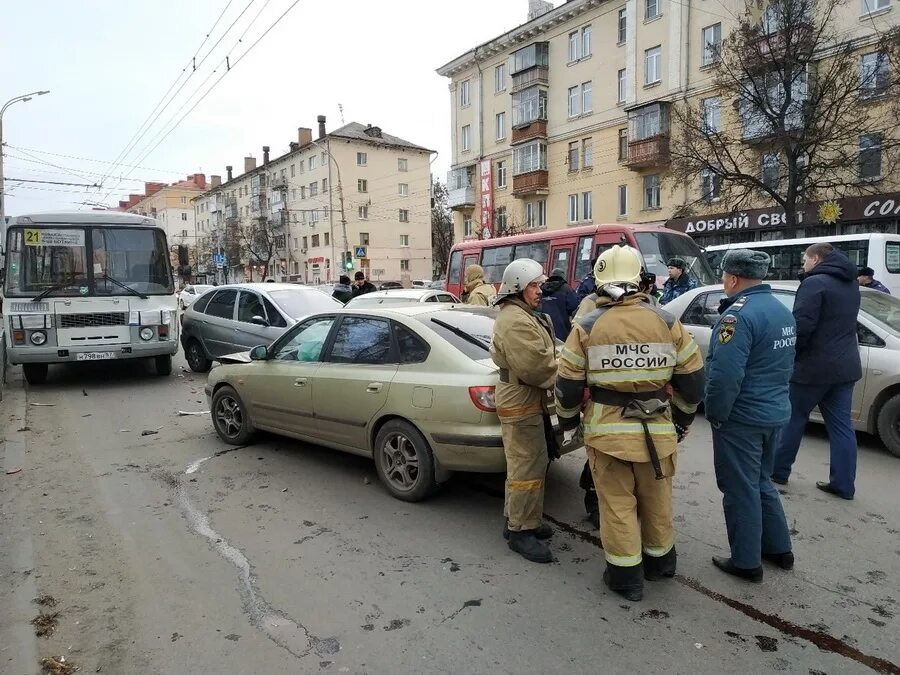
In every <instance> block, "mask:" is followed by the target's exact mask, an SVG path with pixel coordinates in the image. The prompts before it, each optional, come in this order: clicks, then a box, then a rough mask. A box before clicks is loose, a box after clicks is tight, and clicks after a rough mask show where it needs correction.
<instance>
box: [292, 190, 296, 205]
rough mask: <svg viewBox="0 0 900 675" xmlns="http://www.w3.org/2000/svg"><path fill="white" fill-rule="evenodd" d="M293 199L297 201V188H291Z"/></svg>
mask: <svg viewBox="0 0 900 675" xmlns="http://www.w3.org/2000/svg"><path fill="white" fill-rule="evenodd" d="M291 201H292V202H295V201H297V188H291Z"/></svg>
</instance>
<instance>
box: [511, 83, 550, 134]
mask: <svg viewBox="0 0 900 675" xmlns="http://www.w3.org/2000/svg"><path fill="white" fill-rule="evenodd" d="M512 113H513V126H514V127H517V126H520V125H524V124H530V123H531V122H534V121H536V120H545V119H547V90H546V89H544V88H543V87H537V86H534V87H528V89H523V90H522V91H517V92H514V93H513V95H512Z"/></svg>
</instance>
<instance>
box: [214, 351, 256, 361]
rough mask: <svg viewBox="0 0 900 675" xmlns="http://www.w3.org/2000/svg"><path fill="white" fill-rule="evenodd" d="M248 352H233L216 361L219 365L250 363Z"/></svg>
mask: <svg viewBox="0 0 900 675" xmlns="http://www.w3.org/2000/svg"><path fill="white" fill-rule="evenodd" d="M251 360H252V359H251V358H250V352H249V351H247V352H235V353H234V354H226V355H225V356H220V357H219V358H217V359H216V361H219V362H220V363H250V361H251Z"/></svg>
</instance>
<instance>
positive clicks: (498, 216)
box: [494, 206, 508, 234]
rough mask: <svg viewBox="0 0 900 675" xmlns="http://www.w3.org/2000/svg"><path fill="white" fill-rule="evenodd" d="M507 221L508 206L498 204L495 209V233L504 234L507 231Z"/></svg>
mask: <svg viewBox="0 0 900 675" xmlns="http://www.w3.org/2000/svg"><path fill="white" fill-rule="evenodd" d="M507 222H508V221H507V217H506V207H505V206H498V207H497V208H496V209H494V234H503V233H504V232H506V225H507Z"/></svg>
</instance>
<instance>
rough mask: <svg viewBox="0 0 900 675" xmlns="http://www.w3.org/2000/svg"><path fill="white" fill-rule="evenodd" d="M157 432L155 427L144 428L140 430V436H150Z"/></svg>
mask: <svg viewBox="0 0 900 675" xmlns="http://www.w3.org/2000/svg"><path fill="white" fill-rule="evenodd" d="M158 433H159V432H158V431H157V430H156V429H144V430H143V431H142V432H141V436H152V435H154V434H158Z"/></svg>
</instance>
